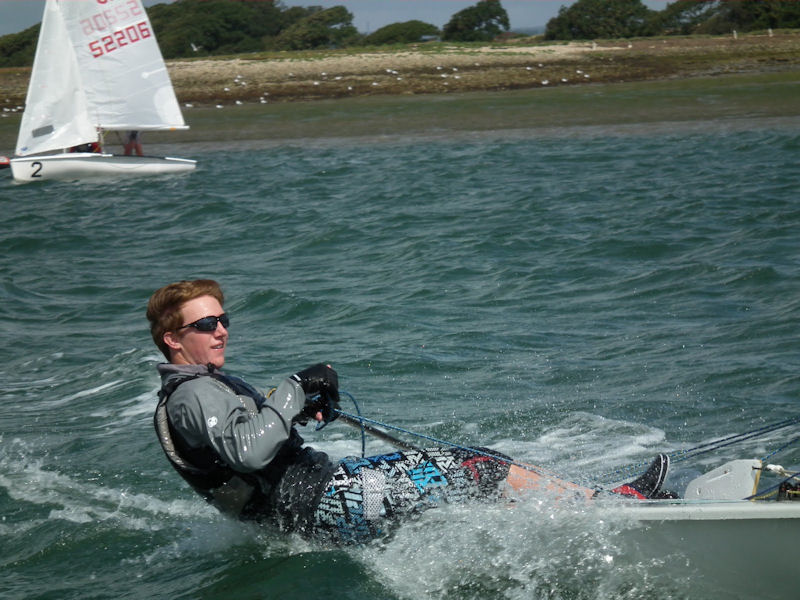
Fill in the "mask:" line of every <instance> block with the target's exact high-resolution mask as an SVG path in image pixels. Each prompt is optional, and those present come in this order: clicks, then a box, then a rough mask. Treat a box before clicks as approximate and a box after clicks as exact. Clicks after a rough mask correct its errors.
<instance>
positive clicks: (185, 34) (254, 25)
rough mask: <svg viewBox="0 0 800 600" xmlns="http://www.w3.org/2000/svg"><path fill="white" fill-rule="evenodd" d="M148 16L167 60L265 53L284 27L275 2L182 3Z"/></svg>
mask: <svg viewBox="0 0 800 600" xmlns="http://www.w3.org/2000/svg"><path fill="white" fill-rule="evenodd" d="M147 12H148V14H149V16H150V21H151V22H152V24H153V29H154V30H155V33H156V38H157V39H158V43H159V46H160V47H161V53H162V54H163V55H164V57H165V58H176V57H181V56H196V55H197V54H198V53H199V54H235V53H239V52H253V51H256V50H262V49H263V43H262V38H264V37H272V36H275V35H277V34H278V33H279V32H280V27H281V24H282V13H281V9H280V7H279V6H276V5H275V4H273V3H272V2H243V1H241V0H239V1H231V0H178V2H174V3H172V4H156V5H155V6H153V7H151V8H149V9H148V11H147Z"/></svg>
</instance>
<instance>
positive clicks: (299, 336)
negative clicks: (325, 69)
mask: <svg viewBox="0 0 800 600" xmlns="http://www.w3.org/2000/svg"><path fill="white" fill-rule="evenodd" d="M180 150H181V152H179V153H178V154H180V155H182V156H188V157H191V158H195V159H197V160H198V161H199V164H198V169H197V171H196V172H195V173H193V174H190V175H187V176H180V177H170V178H155V179H151V180H121V181H115V182H105V183H103V182H94V183H91V182H90V183H72V182H70V183H59V182H45V183H44V184H41V185H33V184H31V185H25V186H13V185H11V184H10V183H8V182H4V183H2V185H0V205H1V206H2V212H3V216H4V227H3V230H2V234H0V236H1V237H2V249H3V251H2V254H0V274H2V278H1V279H0V281H2V288H0V289H1V290H2V296H0V297H2V304H3V318H2V319H1V320H0V331H2V333H3V340H4V344H3V348H2V350H0V374H1V375H2V386H0V401H1V402H2V411H3V418H2V427H1V428H0V546H1V547H2V551H1V552H0V556H2V559H1V561H2V562H1V563H0V564H1V565H2V567H1V568H0V596H2V597H3V598H8V599H21V598H25V599H32V598H42V599H44V598H53V599H56V598H57V599H60V600H63V599H68V598H70V599H71V598H74V599H81V600H84V599H88V598H115V599H145V598H202V599H222V598H226V599H228V598H282V597H288V596H291V597H295V598H326V599H331V598H342V599H344V598H348V599H360V598H364V599H367V598H370V599H372V598H388V599H400V598H459V599H463V598H476V599H477V598H480V599H485V598H549V599H552V598H587V599H588V598H608V599H612V598H613V599H616V598H631V599H633V598H643V597H647V598H653V599H658V598H697V597H705V598H711V597H713V596H714V590H715V589H717V586H716V583H718V582H714V581H710V582H708V581H707V580H706V579H704V575H705V574H704V573H702V572H699V573H698V572H695V571H694V570H693V569H694V566H693V565H692V564H686V563H685V561H684V562H683V563H680V560H679V564H681V565H682V568H681V570H680V571H679V572H677V573H676V572H675V571H671V570H669V569H666V568H665V566H664V565H665V564H666V562H665V560H666V559H665V560H664V561H662V560H646V561H642V560H638V557H637V556H630V555H628V554H626V550H627V548H626V547H625V544H624V542H623V541H621V538H620V537H619V536H618V535H617V534H618V533H619V532H620V529H621V528H622V527H623V525H622V524H621V523H616V522H614V520H613V519H612V520H610V521H609V520H602V519H598V518H597V517H596V515H594V514H592V512H591V510H589V509H586V508H582V507H580V506H578V507H572V508H570V509H564V510H558V509H557V508H553V507H551V506H547V505H543V504H542V503H541V502H536V501H530V502H527V503H526V502H523V503H518V504H517V505H515V508H514V509H509V508H508V507H507V506H505V505H493V506H450V507H445V508H442V509H440V510H434V511H429V512H428V513H426V514H424V515H422V516H421V517H419V518H417V519H414V520H412V521H410V522H408V523H406V524H405V525H403V526H402V527H400V528H399V529H398V530H397V531H395V532H394V534H393V535H392V536H391V537H389V538H388V539H385V540H382V541H380V542H378V543H375V544H372V545H369V546H366V547H360V548H331V547H328V546H324V545H320V544H316V543H313V542H308V541H304V540H302V539H299V538H296V537H293V536H285V535H282V534H280V533H278V532H276V531H273V530H271V529H270V528H268V527H264V528H257V527H253V526H250V525H243V524H240V523H237V522H233V521H231V520H228V519H226V518H224V517H221V516H220V515H218V514H217V513H216V512H215V511H214V510H213V509H211V508H209V507H208V506H206V505H205V504H204V503H203V502H202V501H201V500H200V499H199V498H198V497H197V496H196V495H195V494H194V493H193V492H192V491H190V489H189V488H188V487H187V486H186V485H185V484H184V483H183V481H182V480H181V479H180V478H179V477H178V476H177V475H176V474H175V473H174V472H173V471H172V469H171V468H170V466H169V465H168V463H167V461H166V459H165V458H164V456H163V454H162V451H161V449H160V447H159V445H158V443H157V441H156V438H155V435H154V432H153V426H152V413H153V409H154V406H155V402H156V397H155V394H156V390H157V388H158V386H159V382H158V379H157V376H156V371H155V365H156V364H157V363H158V362H159V361H161V360H162V357H160V356H159V354H158V352H157V350H156V349H155V347H154V345H153V344H152V341H151V339H150V337H149V331H148V326H147V322H146V320H145V315H144V311H145V306H146V303H147V299H148V297H149V295H150V294H151V293H152V292H153V291H154V290H155V289H156V288H158V287H160V286H162V285H164V284H166V283H168V282H171V281H175V280H178V279H187V278H200V277H203V278H207V277H210V278H214V279H217V280H218V281H219V282H220V283H221V284H222V286H223V287H224V290H225V293H226V297H227V302H226V309H227V312H228V313H229V314H230V317H231V326H230V343H229V349H228V354H227V364H226V367H227V369H228V370H229V371H231V372H234V373H237V374H240V375H243V376H245V377H246V378H248V379H249V380H250V381H252V382H253V383H256V384H259V385H261V386H264V387H268V386H270V385H272V384H277V383H278V382H279V381H280V380H281V378H283V377H285V376H286V375H288V374H290V373H292V372H293V371H295V370H297V369H300V368H303V367H305V366H308V365H309V364H312V363H315V362H318V361H328V362H330V363H331V364H333V365H334V367H335V368H336V369H337V370H338V372H339V376H340V383H341V387H342V388H343V389H344V390H346V391H347V392H349V393H350V394H351V395H352V396H353V397H354V398H355V400H356V402H357V403H358V407H359V409H360V411H361V412H362V413H363V414H364V415H366V416H368V417H371V418H373V419H376V420H378V421H381V422H384V423H388V424H391V425H395V426H398V427H401V428H403V429H404V430H408V431H411V432H415V433H420V434H424V435H426V436H430V437H434V438H436V439H440V440H445V441H450V442H453V443H456V444H463V445H478V444H480V445H484V446H489V447H490V448H492V449H494V450H496V451H500V452H505V453H507V454H509V455H511V456H513V457H514V458H515V459H518V460H522V461H529V462H535V463H537V464H540V465H544V466H546V467H548V468H550V469H552V470H554V471H555V472H557V473H560V474H562V475H563V476H565V477H568V478H572V479H576V480H585V481H592V479H593V477H595V476H597V475H598V474H602V473H608V472H609V471H613V470H615V469H618V468H621V467H623V466H625V465H630V464H639V465H642V464H646V463H647V462H648V461H649V460H650V459H651V458H652V456H653V455H655V454H656V453H658V452H677V451H679V450H682V449H686V448H692V447H695V446H697V445H698V444H702V443H706V442H708V441H710V440H714V439H717V438H721V437H724V436H727V435H731V434H735V433H741V432H745V431H749V430H752V429H755V428H758V427H760V426H763V425H764V424H768V423H772V422H776V421H780V420H782V419H785V418H787V417H792V416H795V415H796V413H797V402H798V397H799V396H800V375H798V370H799V367H800V354H799V353H798V344H797V339H798V338H797V334H798V326H800V270H799V267H800V244H799V243H798V239H800V205H798V201H797V183H798V181H800V161H798V154H799V153H800V122H798V121H797V120H796V119H794V120H793V119H773V120H760V121H748V120H747V119H739V120H729V121H724V120H723V121H704V122H697V123H693V124H691V126H680V125H676V124H670V123H661V124H649V125H642V126H628V127H625V128H617V129H615V128H612V127H606V128H593V127H574V128H570V127H563V128H550V129H548V130H547V131H546V132H540V131H535V130H532V131H515V132H508V131H505V132H501V131H495V132H491V131H489V132H483V133H481V134H466V133H461V134H452V135H448V134H447V133H446V132H445V133H442V132H439V134H438V135H436V136H432V137H425V136H407V137H404V136H393V137H391V138H380V139H355V140H354V139H346V138H335V139H327V140H295V141H291V142H286V143H281V142H280V141H278V142H271V143H269V144H267V143H264V144H259V143H257V142H252V143H249V144H247V145H246V146H245V145H240V146H237V145H235V144H233V145H230V146H229V147H227V148H226V149H224V150H220V149H215V150H211V149H209V148H208V147H206V146H201V145H197V146H192V145H186V146H182V147H181V149H180ZM343 408H344V409H346V410H348V411H350V412H355V411H356V408H355V406H354V405H353V403H352V402H351V401H350V400H349V399H347V398H345V399H344V401H343ZM796 433H797V432H796V431H789V432H788V433H787V432H786V431H781V432H777V433H773V434H770V435H769V436H766V437H763V436H762V437H759V438H756V439H754V440H750V441H747V442H745V443H743V444H740V445H738V446H736V447H728V448H724V449H723V450H721V451H720V452H717V453H714V454H709V455H704V456H703V457H702V458H701V460H699V461H697V462H695V463H693V464H692V465H685V466H684V465H676V469H675V471H676V472H677V473H678V474H679V473H680V471H681V469H682V470H683V471H684V472H688V474H689V475H693V474H698V473H701V472H703V471H705V470H707V469H709V468H711V467H712V466H716V465H718V464H720V463H721V462H723V461H724V460H728V459H732V458H761V457H763V456H765V455H767V454H769V453H770V452H772V451H774V450H775V449H777V448H780V447H781V446H783V445H784V444H786V443H787V442H789V441H790V440H791V439H793V438H794V437H795V435H796ZM303 435H304V436H305V437H306V439H307V440H308V441H309V442H310V443H312V444H313V445H315V447H318V448H320V449H322V450H325V451H327V452H328V453H330V454H331V455H332V456H333V457H336V458H338V457H342V456H345V455H348V454H359V453H360V452H361V438H360V436H359V433H358V432H357V431H356V430H354V429H351V428H348V427H347V426H345V425H343V424H336V423H335V424H332V425H330V426H328V427H327V428H326V429H324V430H322V431H320V432H315V431H313V430H311V429H310V428H306V429H305V430H303ZM397 435H400V436H402V437H405V438H406V439H408V440H409V441H412V442H414V443H420V444H425V443H428V442H427V441H426V440H418V439H416V438H413V437H408V435H407V434H404V433H397ZM366 446H367V447H366V451H367V452H368V453H378V452H382V451H386V450H389V449H390V448H391V447H390V446H387V445H386V444H385V443H382V442H378V441H376V440H373V439H367V441H366ZM778 459H779V460H780V461H784V462H786V463H787V464H792V463H794V464H796V463H797V462H798V456H797V452H796V450H794V447H793V446H790V448H789V449H788V450H787V451H786V453H784V455H783V456H781V457H778V458H776V459H775V460H778ZM672 558H675V557H672ZM679 558H680V557H678V559H679ZM756 571H757V568H756V567H754V576H755V575H756ZM787 576H790V575H787ZM703 586H705V587H703ZM698 593H699V594H700V595H698ZM724 597H726V598H727V597H731V595H730V593H726V595H725V596H724Z"/></svg>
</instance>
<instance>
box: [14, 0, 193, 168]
mask: <svg viewBox="0 0 800 600" xmlns="http://www.w3.org/2000/svg"><path fill="white" fill-rule="evenodd" d="M185 127H186V126H185V123H184V121H183V116H182V114H181V110H180V107H179V106H178V101H177V99H176V98H175V92H174V90H173V88H172V83H171V81H170V79H169V74H168V73H167V68H166V65H165V64H164V60H163V58H162V56H161V51H160V50H159V47H158V44H157V42H156V38H155V35H154V33H153V29H152V27H151V25H150V19H149V18H148V17H147V13H146V12H145V10H144V7H143V6H142V3H141V1H140V0H47V4H46V7H45V17H44V19H43V22H42V30H41V33H40V35H39V45H38V47H37V50H36V58H35V61H34V68H33V73H32V74H31V85H30V87H29V90H28V99H27V103H26V108H25V113H24V115H23V121H22V126H21V128H20V135H19V139H18V141H17V154H18V155H19V156H25V155H28V154H33V153H38V152H44V151H48V150H55V149H60V148H65V147H68V146H75V145H78V144H81V143H85V142H89V141H96V140H97V139H98V134H97V130H98V129H103V130H113V129H117V130H150V129H179V128H180V129H182V128H185Z"/></svg>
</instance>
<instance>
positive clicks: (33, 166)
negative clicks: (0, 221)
mask: <svg viewBox="0 0 800 600" xmlns="http://www.w3.org/2000/svg"><path fill="white" fill-rule="evenodd" d="M10 162H11V174H12V176H13V178H14V181H15V182H17V183H28V182H31V181H44V180H49V179H55V180H75V179H97V178H114V177H126V176H138V177H144V176H150V175H162V174H169V173H182V172H186V171H192V170H194V168H195V166H196V164H197V163H196V161H193V160H189V159H186V158H173V157H168V156H123V155H116V154H97V153H88V152H70V153H64V154H48V155H40V156H25V157H17V158H12V159H11V161H10Z"/></svg>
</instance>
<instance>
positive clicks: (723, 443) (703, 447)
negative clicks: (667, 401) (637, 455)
mask: <svg viewBox="0 0 800 600" xmlns="http://www.w3.org/2000/svg"><path fill="white" fill-rule="evenodd" d="M798 423H800V417H792V418H790V419H785V420H783V421H778V422H777V423H771V424H769V425H764V426H763V427H759V428H757V429H752V430H750V431H746V432H744V433H737V434H733V435H729V436H727V437H724V438H720V439H718V440H714V441H712V442H706V443H705V444H700V445H698V446H695V447H693V448H688V449H686V450H677V451H675V452H672V453H669V458H670V460H671V461H672V462H680V461H684V460H688V459H690V458H695V457H697V456H700V455H701V454H706V453H708V452H713V451H715V450H719V449H721V448H725V447H728V446H732V445H734V444H739V443H741V442H744V441H746V440H750V439H753V438H756V437H759V436H762V435H765V434H767V433H772V432H774V431H778V430H780V429H783V428H785V427H790V426H792V425H796V424H798ZM798 440H800V436H798V437H796V438H794V439H793V440H792V441H791V442H789V443H787V444H784V445H783V446H781V447H780V448H778V449H777V450H775V451H774V452H772V453H770V454H768V455H767V456H766V457H765V458H764V459H763V460H766V459H767V458H769V457H770V456H774V455H775V454H778V453H779V452H781V451H783V450H785V449H786V448H788V447H789V446H791V445H792V444H793V443H795V442H797V441H798ZM646 464H647V463H646V462H645V463H636V464H632V465H627V466H624V467H620V468H619V469H616V470H614V471H609V472H607V473H603V474H601V475H597V476H596V477H595V479H596V480H597V481H606V480H608V479H609V478H612V477H613V478H614V480H619V479H621V478H622V477H621V476H622V475H625V474H630V473H631V472H635V469H637V468H639V467H641V466H642V465H646Z"/></svg>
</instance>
